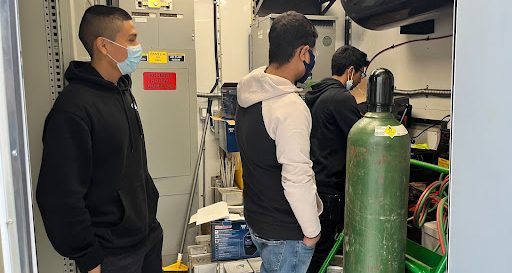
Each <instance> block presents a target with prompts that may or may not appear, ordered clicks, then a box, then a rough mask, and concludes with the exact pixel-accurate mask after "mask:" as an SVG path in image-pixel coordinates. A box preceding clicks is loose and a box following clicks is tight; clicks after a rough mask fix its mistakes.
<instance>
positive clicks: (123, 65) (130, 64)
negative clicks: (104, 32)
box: [106, 39, 142, 75]
mask: <svg viewBox="0 0 512 273" xmlns="http://www.w3.org/2000/svg"><path fill="white" fill-rule="evenodd" d="M106 40H107V41H109V42H111V43H113V44H115V45H117V46H120V47H122V48H125V49H126V50H127V51H128V58H126V60H124V61H122V62H118V61H116V60H115V59H114V58H112V56H110V54H108V53H107V55H108V56H109V57H110V59H112V60H113V61H114V62H116V63H117V67H118V68H119V71H120V72H121V74H122V75H128V74H131V73H133V72H135V70H136V69H137V65H138V64H139V63H140V60H141V58H142V46H141V45H140V44H139V45H136V46H129V47H125V46H122V45H120V44H118V43H116V42H114V41H111V40H109V39H106Z"/></svg>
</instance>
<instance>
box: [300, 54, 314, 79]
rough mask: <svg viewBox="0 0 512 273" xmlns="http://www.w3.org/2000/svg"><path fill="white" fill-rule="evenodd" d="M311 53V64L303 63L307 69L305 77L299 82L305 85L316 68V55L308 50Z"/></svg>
mask: <svg viewBox="0 0 512 273" xmlns="http://www.w3.org/2000/svg"><path fill="white" fill-rule="evenodd" d="M308 52H309V63H307V62H306V61H303V63H304V68H305V69H306V72H304V76H302V78H300V79H299V80H298V81H297V82H299V83H305V82H306V81H307V80H308V78H309V76H311V75H312V74H313V68H314V67H315V58H316V57H315V54H313V51H312V50H311V49H310V50H308Z"/></svg>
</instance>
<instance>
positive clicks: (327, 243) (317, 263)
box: [308, 193, 345, 273]
mask: <svg viewBox="0 0 512 273" xmlns="http://www.w3.org/2000/svg"><path fill="white" fill-rule="evenodd" d="M319 195H320V199H322V202H323V203H324V211H323V212H322V214H321V215H320V225H321V226H322V233H321V234H322V235H321V236H320V240H319V241H318V243H317V244H316V247H315V253H314V254H313V258H312V259H311V263H310V264H309V268H308V273H318V271H320V268H321V267H322V264H323V263H324V261H325V260H326V259H327V256H328V255H329V252H330V251H331V249H332V247H333V246H334V243H335V242H336V240H335V237H336V235H337V234H338V233H340V232H342V231H343V221H344V211H345V209H344V207H345V198H344V197H343V196H341V195H339V194H323V193H319ZM340 251H342V249H341V248H340Z"/></svg>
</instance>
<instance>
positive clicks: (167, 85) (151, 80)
mask: <svg viewBox="0 0 512 273" xmlns="http://www.w3.org/2000/svg"><path fill="white" fill-rule="evenodd" d="M143 77H144V90H176V73H173V72H144V74H143Z"/></svg>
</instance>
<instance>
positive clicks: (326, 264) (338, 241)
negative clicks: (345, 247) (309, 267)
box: [318, 231, 344, 273]
mask: <svg viewBox="0 0 512 273" xmlns="http://www.w3.org/2000/svg"><path fill="white" fill-rule="evenodd" d="M343 239H344V235H343V231H342V232H341V233H340V234H338V237H337V238H336V243H335V244H334V246H333V247H332V249H331V252H329V255H328V256H327V259H326V260H325V261H324V263H323V264H322V267H321V268H320V271H318V273H325V272H326V271H327V267H329V265H330V264H331V262H332V260H333V259H334V256H336V253H337V252H338V249H340V247H341V244H342V243H343Z"/></svg>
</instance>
